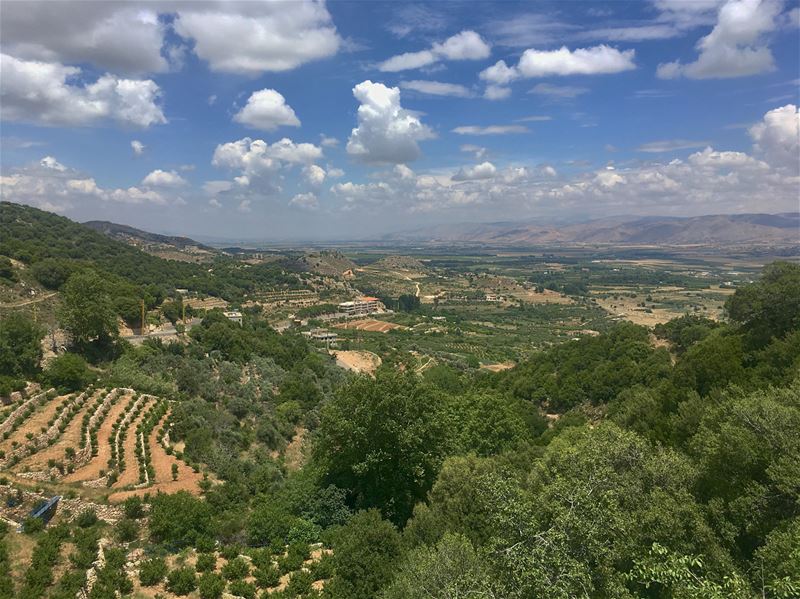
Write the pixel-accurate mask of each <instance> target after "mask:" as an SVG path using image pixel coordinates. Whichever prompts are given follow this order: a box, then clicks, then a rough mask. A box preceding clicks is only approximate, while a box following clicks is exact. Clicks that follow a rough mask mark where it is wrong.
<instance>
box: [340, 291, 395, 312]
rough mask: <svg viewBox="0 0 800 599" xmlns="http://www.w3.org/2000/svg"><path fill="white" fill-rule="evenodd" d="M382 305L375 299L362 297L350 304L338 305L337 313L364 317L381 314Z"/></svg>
mask: <svg viewBox="0 0 800 599" xmlns="http://www.w3.org/2000/svg"><path fill="white" fill-rule="evenodd" d="M383 310H384V305H383V304H382V303H381V301H380V300H379V299H378V298H377V297H370V296H367V295H365V296H363V297H359V298H357V299H355V300H353V301H350V302H342V303H341V304H339V312H342V313H344V314H347V315H348V316H365V315H367V314H372V313H374V312H383Z"/></svg>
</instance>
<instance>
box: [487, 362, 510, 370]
mask: <svg viewBox="0 0 800 599" xmlns="http://www.w3.org/2000/svg"><path fill="white" fill-rule="evenodd" d="M514 366H516V364H514V362H499V363H497V364H481V368H482V369H483V370H488V371H490V372H502V371H503V370H509V369H511V368H514Z"/></svg>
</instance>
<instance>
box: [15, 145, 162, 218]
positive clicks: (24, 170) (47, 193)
mask: <svg viewBox="0 0 800 599" xmlns="http://www.w3.org/2000/svg"><path fill="white" fill-rule="evenodd" d="M0 198H2V199H3V200H6V201H9V202H18V203H23V204H30V205H32V206H36V207H38V208H42V209H43V210H50V211H54V212H66V211H68V210H69V209H71V208H73V207H74V206H76V205H79V204H84V203H85V202H87V201H89V200H96V201H100V202H122V203H126V204H160V205H163V204H168V203H170V202H171V201H173V202H174V201H176V200H177V198H174V197H172V196H170V195H166V194H164V193H161V191H160V190H155V189H150V188H141V187H136V186H132V187H127V188H102V187H100V186H99V185H98V184H97V182H96V181H95V179H94V178H93V177H91V176H90V175H87V174H85V173H81V172H80V171H77V170H75V169H73V168H70V167H68V166H65V165H63V164H61V163H60V162H59V161H58V160H56V159H55V158H54V157H52V156H45V157H44V158H42V159H41V160H40V161H39V162H35V163H33V164H29V165H26V166H22V167H18V168H15V169H12V170H10V171H9V172H8V173H7V174H4V175H3V176H1V177H0Z"/></svg>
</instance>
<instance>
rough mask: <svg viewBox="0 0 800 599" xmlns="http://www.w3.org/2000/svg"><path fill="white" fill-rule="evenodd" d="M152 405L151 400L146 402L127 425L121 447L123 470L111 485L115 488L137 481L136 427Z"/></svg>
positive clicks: (137, 438) (137, 439) (137, 437)
mask: <svg viewBox="0 0 800 599" xmlns="http://www.w3.org/2000/svg"><path fill="white" fill-rule="evenodd" d="M154 405H155V403H154V402H152V401H151V402H150V403H149V404H147V405H146V406H145V408H144V409H143V410H142V411H141V412H139V415H138V416H137V417H136V418H135V419H134V420H133V422H131V423H130V425H129V426H128V433H127V435H126V436H125V441H124V443H123V444H122V448H121V450H122V455H123V459H124V460H125V470H123V471H122V473H121V474H120V475H119V478H118V479H117V482H116V483H114V484H113V485H112V487H113V488H115V489H116V488H119V487H124V486H126V485H135V484H137V483H138V482H139V462H138V460H137V459H136V444H137V443H138V442H139V435H137V434H136V427H137V426H139V423H140V422H141V421H142V420H143V419H144V417H145V416H147V413H148V412H149V411H150V410H151V409H152V407H153V406H154Z"/></svg>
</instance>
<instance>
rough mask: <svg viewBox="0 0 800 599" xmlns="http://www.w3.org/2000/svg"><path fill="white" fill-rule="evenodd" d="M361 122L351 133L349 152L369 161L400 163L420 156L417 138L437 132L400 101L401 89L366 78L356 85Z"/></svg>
mask: <svg viewBox="0 0 800 599" xmlns="http://www.w3.org/2000/svg"><path fill="white" fill-rule="evenodd" d="M353 95H354V96H355V98H356V99H357V100H358V101H359V103H360V104H361V105H360V106H359V107H358V126H357V127H356V128H355V129H353V130H352V132H351V133H350V139H349V140H348V142H347V153H348V154H350V155H351V156H355V157H356V158H358V159H360V160H362V161H364V162H369V163H377V164H397V163H402V162H410V161H412V160H416V159H417V158H419V156H420V149H419V146H418V145H417V142H418V141H420V140H423V139H429V138H430V137H432V136H433V133H432V132H431V130H430V129H429V128H428V127H427V126H426V125H424V124H423V123H422V121H421V120H420V119H419V117H418V116H416V115H415V114H413V113H412V112H410V111H408V110H406V109H404V108H403V107H402V106H401V105H400V90H399V89H398V88H396V87H386V86H385V85H383V84H382V83H373V82H372V81H369V80H367V81H362V82H361V83H359V84H358V85H356V86H355V87H354V88H353Z"/></svg>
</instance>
